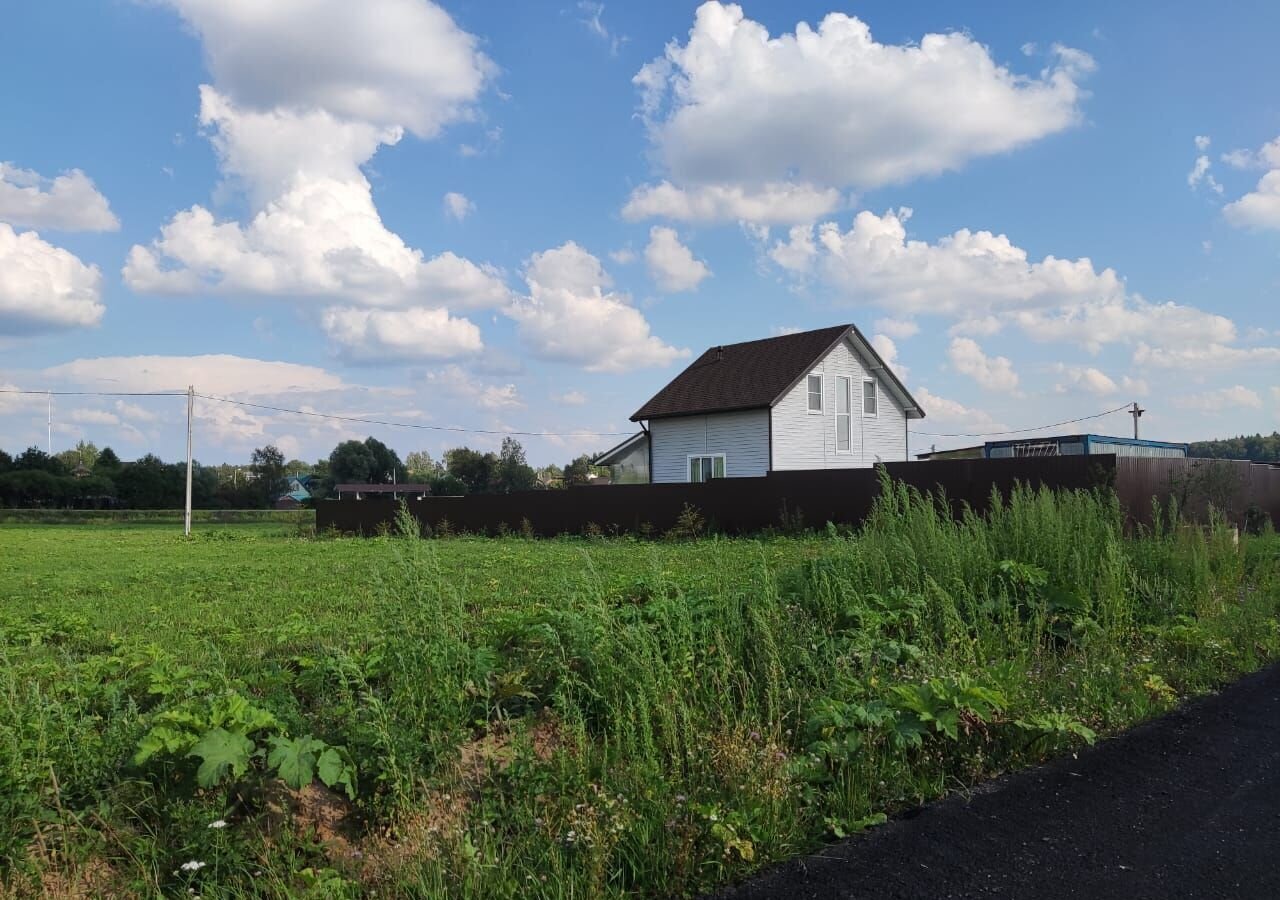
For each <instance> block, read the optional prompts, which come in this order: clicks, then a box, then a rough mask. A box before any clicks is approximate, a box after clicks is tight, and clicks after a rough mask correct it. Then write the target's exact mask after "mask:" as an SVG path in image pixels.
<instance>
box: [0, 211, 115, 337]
mask: <svg viewBox="0 0 1280 900" xmlns="http://www.w3.org/2000/svg"><path fill="white" fill-rule="evenodd" d="M101 285H102V274H101V273H100V272H99V271H98V267H97V266H91V265H85V264H84V263H83V262H81V261H80V259H79V258H78V257H76V256H75V255H74V254H73V253H71V252H69V251H67V250H64V249H62V248H61V247H55V246H53V245H52V244H50V243H48V242H47V241H44V240H42V239H41V237H40V236H39V235H38V234H36V233H35V232H34V231H25V232H21V233H19V232H17V231H14V229H13V228H11V227H10V226H9V225H6V224H4V223H3V222H0V335H4V334H9V335H23V334H36V333H40V332H47V331H60V330H64V329H68V328H82V327H86V326H90V325H96V324H98V322H100V321H101V320H102V314H103V311H104V308H103V305H102V302H101V299H100V298H101Z"/></svg>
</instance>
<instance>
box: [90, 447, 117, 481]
mask: <svg viewBox="0 0 1280 900" xmlns="http://www.w3.org/2000/svg"><path fill="white" fill-rule="evenodd" d="M93 470H94V472H96V473H99V474H102V475H106V476H107V477H110V476H111V475H113V474H114V473H116V472H119V471H120V457H118V456H116V451H114V450H112V449H111V448H110V447H103V448H102V452H100V453H99V454H98V458H97V459H96V460H95V461H94V464H93Z"/></svg>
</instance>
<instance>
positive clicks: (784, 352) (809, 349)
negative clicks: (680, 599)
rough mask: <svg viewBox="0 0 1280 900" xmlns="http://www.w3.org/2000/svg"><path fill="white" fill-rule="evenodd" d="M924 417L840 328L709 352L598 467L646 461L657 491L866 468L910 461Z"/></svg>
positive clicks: (647, 408)
mask: <svg viewBox="0 0 1280 900" xmlns="http://www.w3.org/2000/svg"><path fill="white" fill-rule="evenodd" d="M921 418H924V410H923V409H921V407H920V404H918V403H917V402H916V401H915V399H914V398H913V397H912V396H911V394H910V393H909V392H908V391H907V389H906V387H904V386H903V384H902V382H901V381H900V380H899V379H898V377H897V376H896V375H895V374H894V373H893V371H892V370H890V368H889V367H888V366H887V365H885V363H884V360H882V359H881V358H880V355H879V354H878V353H876V351H875V349H874V348H873V347H872V346H871V344H870V343H869V342H868V341H867V340H866V338H864V337H863V335H862V333H861V332H860V331H858V329H857V328H856V327H854V326H853V325H837V326H834V327H832V328H822V329H819V330H817V331H804V332H800V333H798V334H788V335H783V336H781V337H775V338H766V339H764V340H759V341H747V342H745V343H741V344H726V345H724V346H720V347H712V348H711V349H709V350H707V351H706V352H705V353H703V354H702V356H700V357H698V359H697V360H695V361H694V362H693V363H692V364H691V365H690V366H689V367H688V368H687V369H685V370H684V371H683V372H681V373H680V374H679V375H678V376H676V378H675V379H674V380H673V381H672V382H671V383H670V384H668V385H667V386H666V387H664V388H663V389H662V390H660V391H659V392H658V393H657V394H656V395H654V397H653V399H651V400H650V401H649V402H648V403H646V404H645V405H644V406H642V407H640V409H638V410H637V411H636V413H635V415H633V416H632V417H631V421H633V422H639V423H640V427H641V432H640V434H638V435H636V436H635V437H632V438H628V439H627V440H626V441H623V442H622V443H621V444H619V445H618V446H617V447H615V448H613V449H612V450H610V451H608V452H607V453H605V454H603V455H601V456H600V457H598V458H597V459H596V463H597V464H598V465H619V464H624V463H625V464H627V465H629V466H631V467H632V468H635V467H636V466H637V465H638V460H639V458H640V457H641V456H644V457H647V463H648V464H647V469H648V480H649V481H652V482H654V483H662V482H680V481H706V480H707V479H710V478H749V477H753V476H761V475H765V474H767V473H768V472H770V471H773V470H782V469H844V468H863V467H869V466H873V465H875V464H876V463H877V462H890V461H895V460H906V459H907V458H908V457H907V422H908V421H909V420H911V419H921ZM646 423H647V424H646ZM637 480H639V479H637Z"/></svg>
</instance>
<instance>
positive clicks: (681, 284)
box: [644, 225, 711, 293]
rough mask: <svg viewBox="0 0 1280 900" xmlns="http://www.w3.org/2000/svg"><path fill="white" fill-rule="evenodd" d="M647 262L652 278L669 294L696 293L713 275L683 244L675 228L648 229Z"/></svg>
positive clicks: (645, 258)
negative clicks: (706, 279) (704, 281)
mask: <svg viewBox="0 0 1280 900" xmlns="http://www.w3.org/2000/svg"><path fill="white" fill-rule="evenodd" d="M644 261H645V263H646V264H647V265H648V267H649V276H650V277H651V278H652V279H653V280H654V282H655V283H657V285H658V287H659V288H661V289H662V290H664V291H666V292H668V293H678V292H680V291H692V290H695V289H697V287H698V285H699V284H701V283H702V280H703V279H704V278H707V277H708V276H709V275H710V274H711V270H710V269H709V268H707V264H706V263H704V262H703V261H702V260H700V259H697V258H696V257H695V256H694V255H693V251H692V250H690V249H689V248H688V247H686V246H685V245H684V244H682V243H680V235H678V234H677V233H676V230H675V229H674V228H665V227H662V226H659V225H655V226H654V227H653V228H651V229H649V244H648V246H646V247H645V248H644Z"/></svg>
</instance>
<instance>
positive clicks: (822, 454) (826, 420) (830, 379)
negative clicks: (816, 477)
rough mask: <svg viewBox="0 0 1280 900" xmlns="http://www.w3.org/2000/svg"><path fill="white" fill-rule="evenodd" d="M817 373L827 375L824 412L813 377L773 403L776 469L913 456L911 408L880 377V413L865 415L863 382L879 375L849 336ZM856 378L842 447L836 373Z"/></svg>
mask: <svg viewBox="0 0 1280 900" xmlns="http://www.w3.org/2000/svg"><path fill="white" fill-rule="evenodd" d="M810 373H811V374H820V375H822V376H823V377H822V394H823V397H822V414H821V415H818V414H817V413H810V412H809V396H808V379H807V378H801V379H800V382H799V384H797V385H796V386H795V387H794V388H792V389H791V391H790V392H788V394H787V395H786V396H785V397H783V398H782V399H781V400H779V401H778V403H777V405H776V406H774V407H773V467H774V468H775V469H851V468H865V467H868V466H873V465H875V463H876V459H877V457H879V459H880V460H881V461H882V462H895V461H901V460H905V459H906V458H907V436H906V414H905V413H904V412H903V410H902V405H901V404H900V403H898V401H897V400H895V399H894V397H893V395H892V394H891V393H890V392H889V391H888V390H886V389H885V386H884V384H883V378H882V377H880V378H876V395H877V397H878V399H879V404H878V405H879V415H877V416H876V417H874V418H868V417H864V416H863V415H862V382H863V379H864V378H869V377H875V373H872V372H871V371H870V370H869V369H868V368H867V363H866V361H864V360H863V359H861V358H860V357H859V356H858V354H857V353H856V352H855V351H854V349H853V345H852V344H851V343H850V342H849V341H847V340H845V341H841V342H840V343H839V344H838V345H836V347H835V348H834V349H833V350H832V351H831V352H830V353H829V354H827V356H826V358H824V359H823V360H821V361H820V362H819V363H818V364H817V365H816V366H815V367H814V368H813V369H811V370H810ZM837 376H847V377H849V378H850V379H852V388H853V402H852V404H851V408H850V422H849V424H850V429H849V430H850V440H849V452H847V453H845V452H839V453H837V452H836V377H837Z"/></svg>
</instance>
